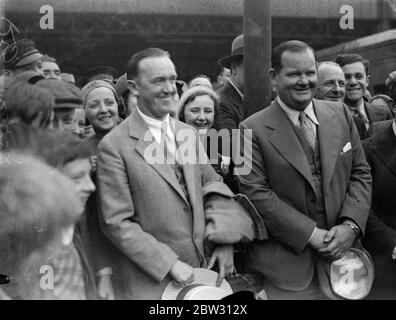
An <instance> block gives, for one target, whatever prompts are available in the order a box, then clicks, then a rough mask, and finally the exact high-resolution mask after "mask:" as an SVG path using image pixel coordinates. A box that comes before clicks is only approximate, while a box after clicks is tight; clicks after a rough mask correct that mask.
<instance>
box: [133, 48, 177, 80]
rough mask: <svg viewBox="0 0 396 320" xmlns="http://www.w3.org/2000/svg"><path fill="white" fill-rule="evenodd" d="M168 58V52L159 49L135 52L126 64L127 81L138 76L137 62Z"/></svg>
mask: <svg viewBox="0 0 396 320" xmlns="http://www.w3.org/2000/svg"><path fill="white" fill-rule="evenodd" d="M155 57H168V58H170V57H171V56H170V54H169V52H167V51H165V50H162V49H160V48H147V49H144V50H141V51H138V52H136V53H135V54H134V55H133V56H132V57H131V58H130V59H129V61H128V63H127V79H128V80H133V79H135V78H136V77H137V76H138V75H139V62H140V61H142V60H143V59H145V58H155Z"/></svg>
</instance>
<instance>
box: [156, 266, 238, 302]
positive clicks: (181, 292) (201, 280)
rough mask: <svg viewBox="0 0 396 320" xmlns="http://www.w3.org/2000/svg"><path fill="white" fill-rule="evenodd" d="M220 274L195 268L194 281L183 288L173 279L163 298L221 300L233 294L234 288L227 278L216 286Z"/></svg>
mask: <svg viewBox="0 0 396 320" xmlns="http://www.w3.org/2000/svg"><path fill="white" fill-rule="evenodd" d="M218 275H219V274H218V273H217V272H214V271H212V270H209V269H203V268H195V269H194V281H193V283H191V284H190V285H188V286H185V287H184V288H182V287H180V286H178V285H177V284H175V283H174V282H173V281H171V282H169V284H168V285H167V286H166V288H165V290H164V292H163V293H162V300H220V299H222V298H224V297H226V296H228V295H230V294H232V289H231V286H230V285H229V283H228V282H227V281H226V280H223V282H222V283H221V285H220V287H216V281H217V277H218Z"/></svg>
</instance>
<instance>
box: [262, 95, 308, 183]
mask: <svg viewBox="0 0 396 320" xmlns="http://www.w3.org/2000/svg"><path fill="white" fill-rule="evenodd" d="M269 108H271V109H270V110H269V111H270V113H269V115H268V118H267V123H266V125H267V126H269V127H271V128H273V129H274V131H273V132H272V134H271V135H270V137H269V141H270V142H271V144H272V145H273V146H274V148H275V149H277V150H278V152H279V153H280V154H281V155H282V156H283V157H284V158H285V159H286V160H287V161H288V162H289V163H290V164H291V165H292V166H293V167H294V168H295V169H296V170H297V171H298V172H300V173H301V174H302V175H303V177H304V178H305V179H306V180H307V181H308V182H309V184H310V185H311V187H312V189H313V190H315V187H314V183H313V179H312V173H311V169H310V167H309V163H308V159H307V157H306V155H305V153H304V150H303V148H302V146H301V144H300V141H299V140H298V138H297V136H296V134H295V133H294V131H293V128H292V127H291V124H290V123H289V121H288V119H287V115H286V114H285V113H284V112H283V110H282V109H281V107H280V106H279V104H278V103H277V102H276V101H274V102H273V103H272V105H271V106H270V107H269Z"/></svg>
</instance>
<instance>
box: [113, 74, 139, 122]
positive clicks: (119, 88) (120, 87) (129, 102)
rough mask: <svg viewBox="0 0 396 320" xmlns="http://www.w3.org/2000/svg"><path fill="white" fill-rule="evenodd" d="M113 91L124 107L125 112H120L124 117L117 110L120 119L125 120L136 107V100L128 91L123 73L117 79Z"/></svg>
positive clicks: (125, 76)
mask: <svg viewBox="0 0 396 320" xmlns="http://www.w3.org/2000/svg"><path fill="white" fill-rule="evenodd" d="M115 90H116V93H117V95H118V96H119V97H121V98H122V100H123V104H124V106H125V110H122V111H123V113H124V116H122V115H123V114H122V113H121V110H119V112H118V113H119V115H120V117H122V118H124V119H125V118H126V117H127V116H129V115H130V114H131V113H132V112H133V110H135V109H136V107H137V98H136V96H135V95H134V94H132V92H131V90H129V88H128V81H127V75H126V73H124V74H123V75H122V76H121V77H119V78H118V79H117V82H116V84H115Z"/></svg>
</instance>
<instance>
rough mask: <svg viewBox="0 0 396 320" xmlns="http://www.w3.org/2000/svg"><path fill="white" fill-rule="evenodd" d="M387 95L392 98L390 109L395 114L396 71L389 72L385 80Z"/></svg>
mask: <svg viewBox="0 0 396 320" xmlns="http://www.w3.org/2000/svg"><path fill="white" fill-rule="evenodd" d="M385 87H386V90H387V93H388V96H389V97H390V98H391V99H392V105H391V110H392V112H393V114H395V115H396V71H393V72H391V73H390V74H389V75H388V77H387V78H386V80H385Z"/></svg>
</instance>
